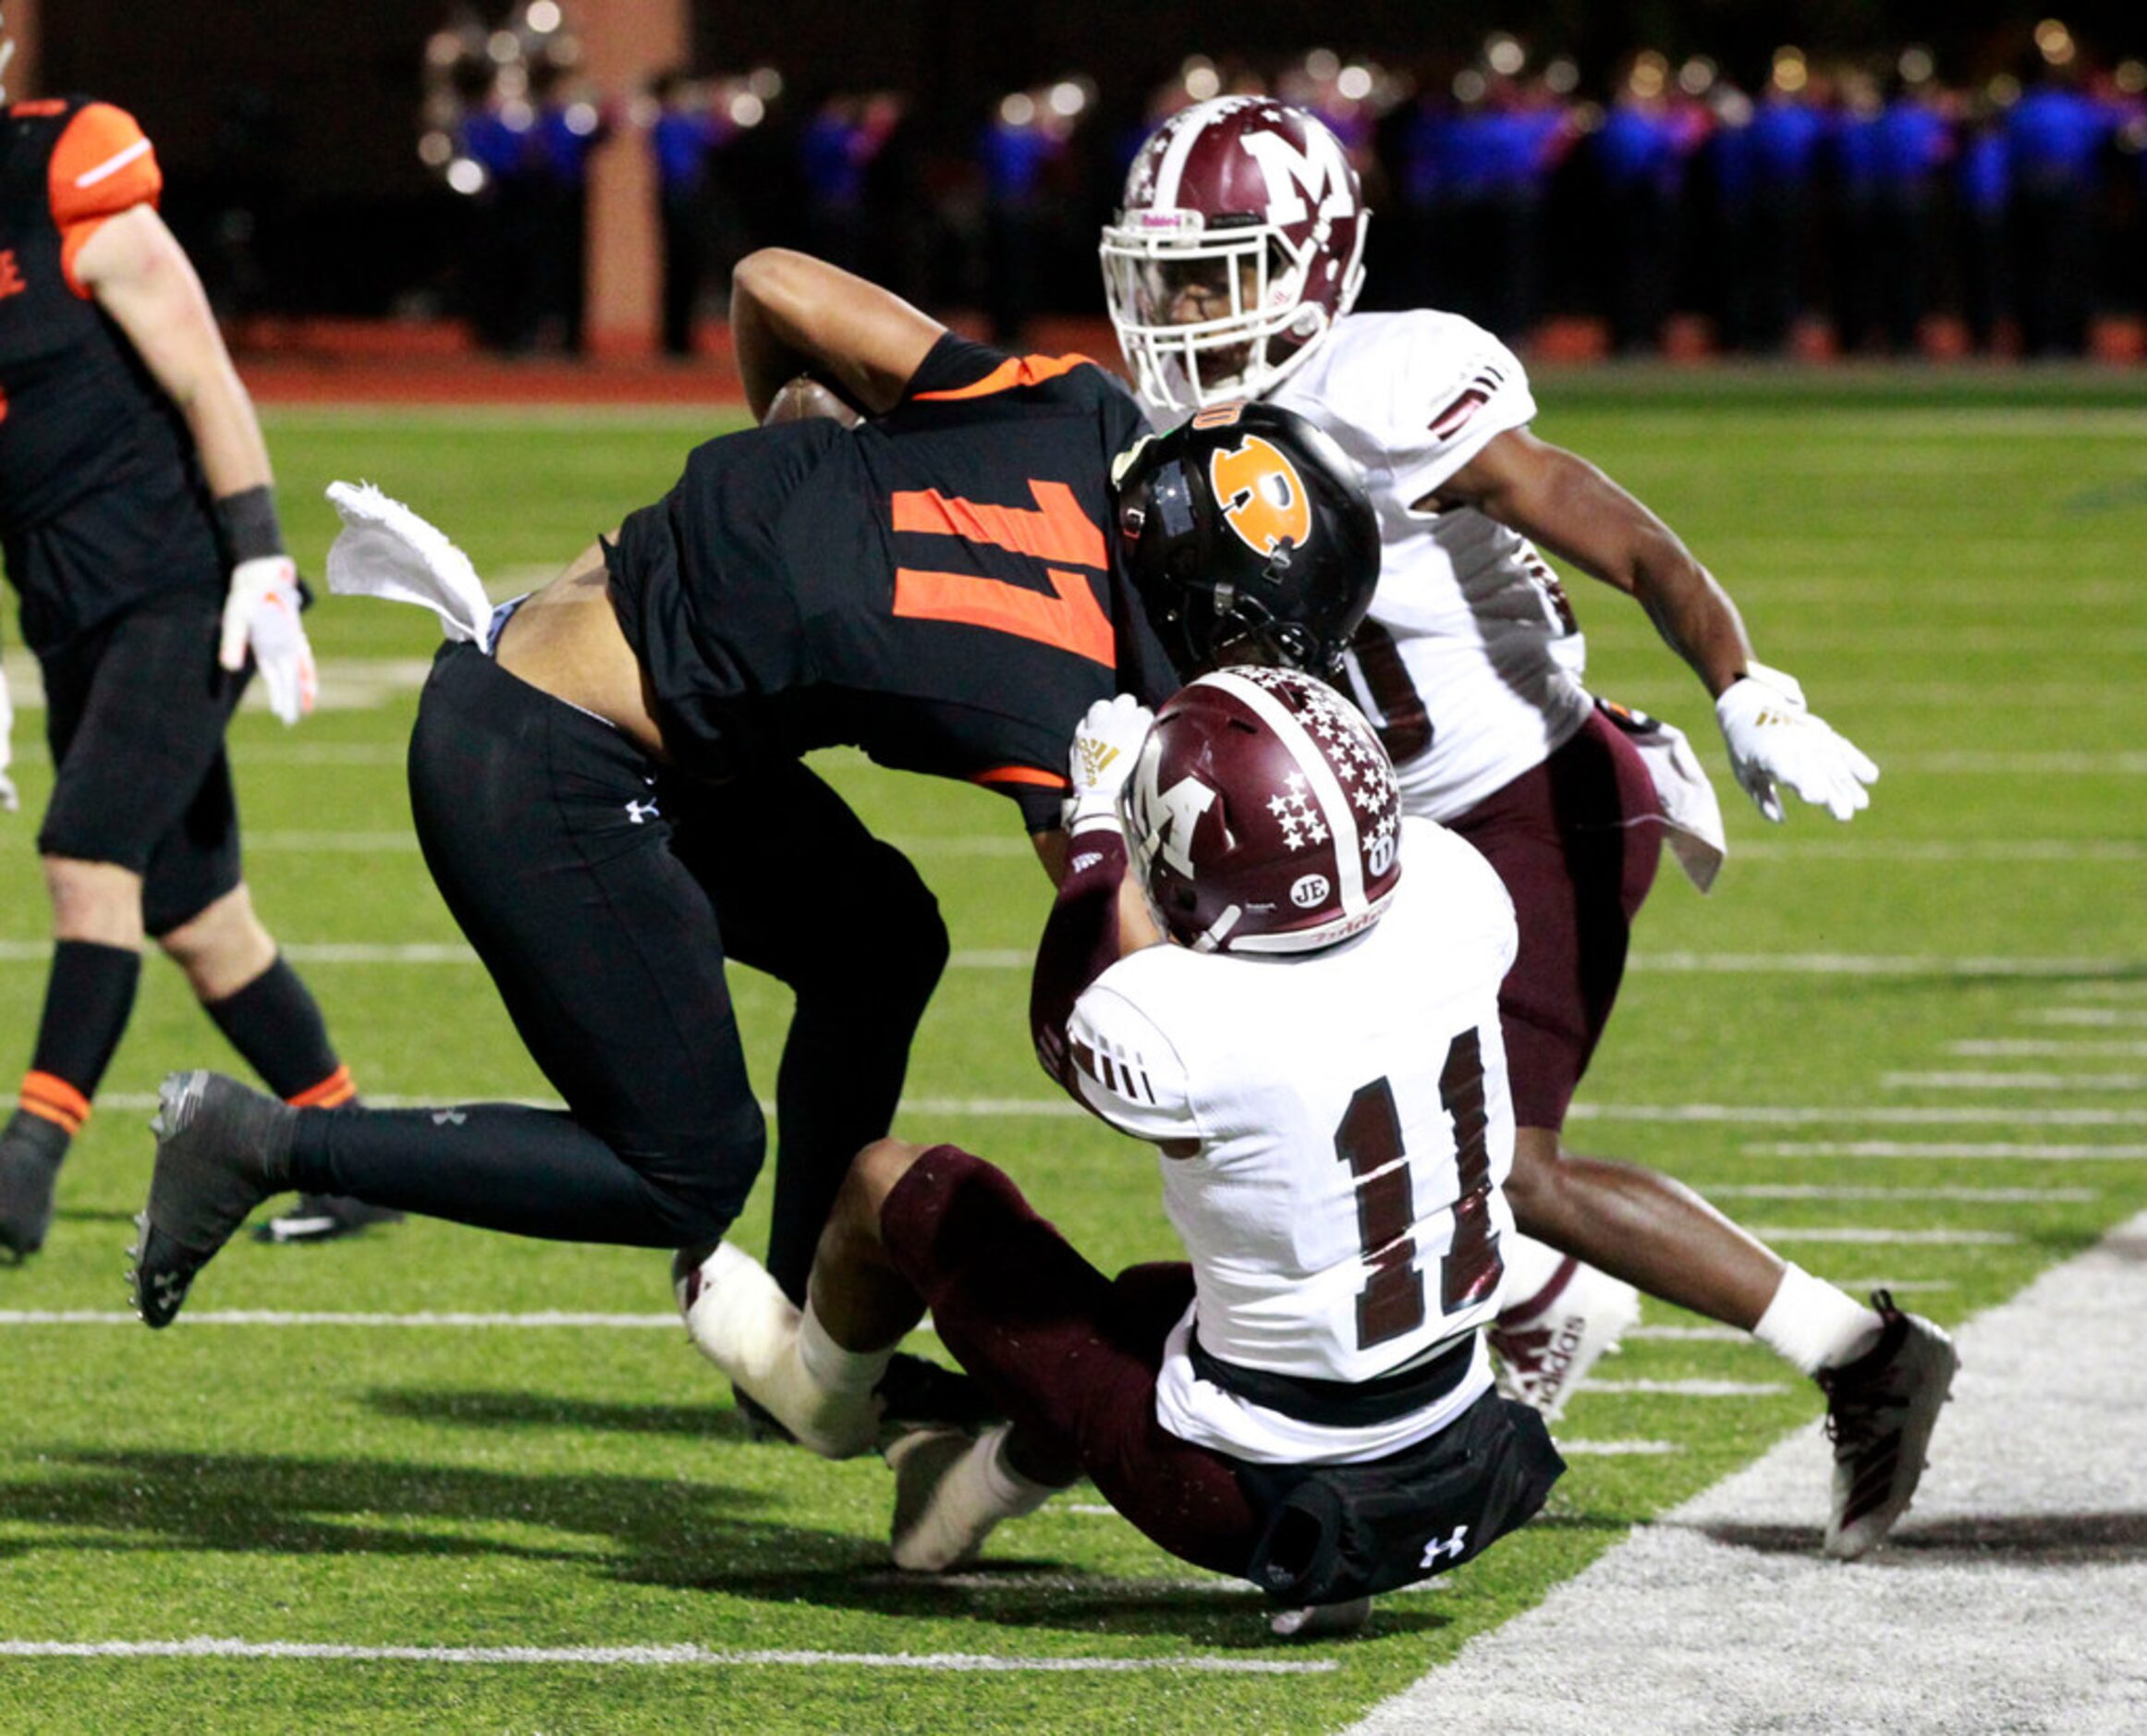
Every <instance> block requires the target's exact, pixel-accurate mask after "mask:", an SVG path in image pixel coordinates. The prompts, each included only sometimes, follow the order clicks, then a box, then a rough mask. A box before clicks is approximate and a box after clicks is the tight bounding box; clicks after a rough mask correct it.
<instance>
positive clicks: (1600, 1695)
mask: <svg viewBox="0 0 2147 1736" xmlns="http://www.w3.org/2000/svg"><path fill="white" fill-rule="evenodd" d="M2143 1315H2147V1215H2143V1216H2140V1217H2136V1218H2134V1219H2133V1220H2132V1221H2131V1222H2130V1223H2129V1224H2127V1225H2125V1226H2124V1227H2123V1228H2122V1229H2118V1230H2117V1231H2116V1232H2115V1233H2114V1234H2113V1235H2112V1236H2111V1237H2110V1238H2109V1239H2108V1240H2106V1241H2104V1243H2103V1244H2102V1245H2101V1246H2100V1247H2098V1248H2096V1249H2094V1250H2092V1252H2090V1253H2086V1254H2083V1255H2081V1256H2080V1258H2078V1259H2076V1260H2073V1261H2070V1262H2068V1264H2066V1265H2062V1266H2058V1267H2056V1269H2054V1270H2052V1271H2049V1272H2046V1273H2044V1274H2043V1277H2042V1278H2038V1279H2037V1280H2036V1281H2035V1282H2034V1283H2033V1284H2031V1286H2029V1288H2028V1289H2027V1290H2024V1291H2022V1292H2021V1293H2020V1294H2019V1296H2017V1297H2016V1298H2014V1300H2013V1301H2011V1302H2007V1303H2006V1304H2005V1305H2003V1306H2002V1307H1999V1308H1996V1309H1994V1310H1992V1311H1991V1312H1990V1313H1988V1314H1983V1315H1981V1316H1980V1317H1978V1318H1977V1319H1975V1320H1972V1321H1970V1323H1969V1324H1968V1326H1966V1327H1965V1328H1964V1329H1963V1330H1962V1331H1961V1332H1960V1333H1959V1334H1958V1339H1959V1345H1960V1352H1961V1372H1960V1375H1959V1376H1958V1379H1957V1381H1956V1383H1955V1386H1954V1394H1955V1401H1954V1403H1953V1404H1952V1405H1951V1406H1950V1407H1948V1409H1947V1410H1946V1412H1945V1413H1944V1415H1943V1416H1942V1417H1941V1419H1940V1421H1939V1424H1938V1431H1937V1434H1936V1435H1935V1436H1934V1440H1933V1455H1934V1463H1933V1466H1932V1469H1931V1471H1930V1473H1928V1474H1927V1475H1926V1477H1925V1479H1924V1483H1923V1487H1922V1489H1921V1493H1920V1495H1919V1497H1918V1499H1917V1503H1916V1507H1915V1510H1914V1511H1913V1512H1911V1513H1910V1514H1909V1516H1908V1518H1907V1519H1905V1520H1904V1521H1903V1522H1902V1524H1901V1528H1900V1531H1899V1534H1898V1535H1897V1540H1896V1541H1895V1542H1894V1543H1893V1544H1892V1545H1891V1546H1890V1547H1886V1548H1884V1549H1882V1550H1880V1551H1879V1552H1878V1553H1876V1554H1875V1555H1873V1557H1871V1558H1870V1559H1868V1560H1866V1561H1862V1562H1858V1563H1855V1564H1853V1565H1848V1566H1844V1565H1841V1564H1839V1563H1836V1562H1830V1561H1827V1560H1824V1559H1822V1558H1821V1557H1820V1555H1819V1553H1818V1540H1819V1525H1820V1522H1821V1520H1822V1518H1823V1517H1824V1500H1825V1489H1826V1484H1827V1475H1828V1473H1827V1463H1826V1449H1825V1443H1824V1439H1823V1438H1822V1437H1821V1436H1820V1434H1819V1432H1818V1430H1817V1429H1816V1428H1815V1427H1809V1428H1804V1429H1799V1431H1798V1432H1797V1433H1796V1434H1795V1435H1794V1436H1791V1437H1790V1438H1789V1439H1787V1440H1786V1441H1784V1442H1783V1443H1782V1444H1781V1445H1780V1446H1779V1447H1777V1448H1775V1449H1774V1450H1773V1451H1772V1452H1770V1453H1768V1454H1767V1455H1766V1456H1765V1457H1764V1458H1763V1459H1762V1460H1760V1461H1759V1462H1758V1463H1757V1464H1754V1465H1752V1466H1751V1467H1750V1468H1749V1469H1748V1470H1746V1471H1743V1472H1741V1473H1738V1474H1737V1475H1736V1476H1733V1477H1731V1478H1730V1479H1728V1480H1727V1481H1726V1482H1725V1483H1722V1484H1719V1485H1716V1486H1715V1487H1714V1488H1713V1489H1710V1490H1708V1491H1707V1492H1706V1493H1704V1494H1702V1495H1701V1496H1699V1497H1698V1498H1695V1499H1694V1500H1691V1501H1690V1502H1688V1503H1686V1504H1685V1505H1684V1506H1683V1507H1680V1508H1678V1509H1677V1510H1675V1511H1673V1512H1671V1513H1669V1514H1667V1515H1665V1517H1664V1518H1663V1519H1662V1520H1661V1521H1658V1522H1655V1523H1653V1524H1650V1525H1647V1526H1643V1527H1642V1528H1641V1529H1640V1530H1639V1531H1636V1532H1635V1533H1634V1534H1632V1536H1631V1537H1629V1539H1628V1540H1627V1541H1626V1542H1624V1543H1623V1544H1620V1545H1619V1546H1618V1547H1616V1548H1615V1549H1613V1550H1612V1551H1611V1552H1610V1553H1609V1554H1607V1555H1606V1556H1604V1557H1603V1558H1602V1559H1600V1560H1598V1561H1597V1562H1596V1563H1595V1564H1594V1565H1593V1566H1592V1567H1591V1568H1589V1569H1588V1570H1587V1571H1585V1572H1583V1573H1581V1574H1580V1575H1579V1576H1578V1577H1577V1578H1575V1579H1572V1580H1569V1581H1568V1582H1567V1583H1564V1584H1562V1585H1560V1586H1558V1587H1557V1588H1556V1589H1555V1591H1553V1592H1552V1593H1551V1595H1550V1596H1549V1597H1548V1598H1546V1599H1545V1600H1544V1602H1543V1604H1542V1605H1541V1606H1539V1607H1538V1608H1535V1609H1533V1610H1531V1611H1530V1612H1529V1613H1528V1614H1526V1615H1524V1616H1521V1617H1519V1618H1518V1619H1516V1620H1512V1621H1509V1622H1507V1623H1506V1624H1505V1625H1504V1626H1503V1627H1501V1628H1499V1629H1498V1630H1496V1631H1495V1632H1491V1633H1487V1634H1484V1635H1482V1636H1480V1637H1479V1638H1477V1639H1476V1640H1473V1641H1471V1642H1470V1644H1469V1645H1468V1646H1466V1647H1465V1648H1464V1649H1463V1651H1462V1653H1461V1655H1460V1657H1458V1658H1457V1659H1456V1660H1455V1661H1454V1662H1453V1663H1451V1664H1448V1665H1446V1666H1444V1667H1442V1668H1440V1669H1434V1670H1433V1671H1431V1672H1430V1673H1429V1674H1428V1675H1426V1676H1424V1677H1423V1678H1422V1679H1421V1681H1418V1682H1417V1683H1416V1684H1415V1685H1414V1686H1412V1687H1410V1688H1409V1689H1408V1690H1407V1691H1405V1692H1404V1693H1401V1694H1399V1695H1397V1697H1396V1698H1394V1699H1392V1700H1390V1701H1388V1702H1387V1703H1386V1704H1385V1705H1382V1706H1380V1707H1378V1708H1376V1709H1375V1710H1374V1711H1373V1712H1372V1715H1371V1716H1370V1717H1369V1718H1365V1719H1364V1720H1363V1721H1362V1722H1361V1723H1360V1724H1359V1725H1357V1726H1356V1727H1355V1730H1354V1731H1353V1732H1352V1736H1402V1733H1403V1732H1412V1733H1413V1732H1417V1731H1421V1730H1432V1729H1470V1730H1526V1731H1528V1732H1530V1733H1531V1736H1598V1733H1599V1732H1602V1731H1605V1730H1615V1731H1626V1730H1646V1731H1649V1732H1651V1736H1653V1733H1654V1732H1663V1733H1664V1736H1683V1733H1685V1732H1692V1733H1693V1736H1698V1733H1700V1732H1706V1733H1707V1736H1717V1733H1724V1736H1740V1733H1743V1732H1761V1731H1769V1732H1774V1731H1785V1730H1812V1731H1826V1732H1829V1733H1830V1736H1832V1733H1834V1732H1859V1733H1861V1736H1882V1733H1884V1732H1894V1731H1900V1730H1946V1731H1948V1732H1951V1733H1954V1736H1998V1733H1999V1732H2007V1733H2008V1736H2009V1733H2010V1732H2014V1731H2020V1730H2045V1731H2056V1730H2063V1731H2070V1732H2078V1733H2079V1736H2089V1733H2090V1732H2102V1731H2106V1730H2141V1729H2147V1648H2142V1646H2141V1644H2140V1612H2141V1609H2143V1608H2147V1357H2141V1356H2140V1355H2138V1354H2137V1353H2136V1347H2137V1344H2138V1340H2139V1322H2140V1320H2141V1317H2142V1316H2143Z"/></svg>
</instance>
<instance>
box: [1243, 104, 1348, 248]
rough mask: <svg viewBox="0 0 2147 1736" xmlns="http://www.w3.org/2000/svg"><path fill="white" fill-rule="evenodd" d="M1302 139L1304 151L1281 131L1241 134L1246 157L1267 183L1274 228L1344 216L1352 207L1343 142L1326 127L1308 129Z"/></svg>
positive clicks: (1269, 212)
mask: <svg viewBox="0 0 2147 1736" xmlns="http://www.w3.org/2000/svg"><path fill="white" fill-rule="evenodd" d="M1304 134H1305V146H1306V148H1305V149H1304V150H1302V151H1299V149H1298V148H1297V146H1296V145H1295V144H1294V143H1292V142H1291V141H1289V140H1288V139H1287V138H1286V137H1284V136H1283V134H1281V133H1280V132H1266V131H1263V132H1254V131H1250V130H1249V131H1247V132H1246V133H1245V134H1244V135H1243V141H1244V146H1245V150H1246V152H1247V153H1249V154H1250V156H1251V158H1252V160H1253V161H1254V162H1256V163H1257V164H1259V165H1260V172H1261V174H1262V175H1263V176H1264V177H1266V179H1267V220H1268V222H1270V223H1283V224H1288V223H1302V222H1304V220H1305V219H1306V217H1308V216H1318V217H1337V216H1346V215H1347V214H1348V213H1349V211H1350V210H1352V209H1353V208H1354V205H1355V200H1354V199H1353V198H1352V196H1351V193H1350V188H1349V162H1348V158H1347V157H1345V156H1344V155H1343V154H1342V145H1341V141H1339V140H1338V139H1336V137H1335V135H1334V134H1333V133H1331V132H1329V131H1328V130H1327V129H1326V128H1324V127H1307V128H1305V129H1304ZM1308 202H1309V209H1308Z"/></svg>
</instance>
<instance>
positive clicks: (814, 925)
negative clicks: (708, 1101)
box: [674, 764, 947, 1302]
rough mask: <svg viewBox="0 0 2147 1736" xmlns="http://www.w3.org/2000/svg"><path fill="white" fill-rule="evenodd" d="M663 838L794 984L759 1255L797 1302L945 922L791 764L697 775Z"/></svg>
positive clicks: (726, 921) (873, 1128)
mask: <svg viewBox="0 0 2147 1736" xmlns="http://www.w3.org/2000/svg"><path fill="white" fill-rule="evenodd" d="M674 848H675V850H677V854H678V856H679V857H680V859H681V860H682V861H684V862H686V864H687V865H688V867H689V869H691V870H692V872H693V873H694V874H695V876H696V877H697V878H698V879H700V880H701V884H702V885H703V886H706V887H708V889H709V893H710V896H711V898H712V899H714V903H715V907H716V909H717V910H718V911H720V912H721V913H722V919H723V938H724V947H725V950H726V952H727V953H728V954H729V956H730V957H732V958H734V959H737V960H739V961H740V962H742V963H746V964H750V965H751V966H753V967H754V968H755V969H756V970H761V971H765V972H768V974H770V975H771V976H774V977H775V978H776V979H777V980H778V981H779V982H782V983H784V984H787V985H788V986H789V988H790V989H791V990H792V992H793V993H794V994H795V995H796V996H797V1003H796V1009H795V1011H794V1012H793V1013H792V1016H791V1021H790V1030H789V1033H788V1035H787V1037H786V1038H785V1040H784V1045H783V1060H782V1066H781V1068H780V1070H778V1072H777V1074H776V1079H775V1124H776V1135H777V1144H776V1152H775V1200H774V1207H773V1216H772V1221H771V1223H770V1226H769V1231H768V1261H767V1265H768V1271H769V1272H770V1274H771V1275H773V1277H774V1278H775V1281H776V1282H777V1283H778V1284H780V1285H781V1286H782V1288H783V1290H784V1293H785V1294H787V1296H789V1297H790V1299H791V1300H792V1301H793V1302H802V1301H803V1300H804V1296H805V1283H806V1275H807V1273H808V1272H809V1271H810V1270H811V1266H812V1262H813V1254H814V1250H815V1249H816V1247H817V1246H818V1244H819V1241H820V1234H821V1230H822V1229H823V1226H824V1225H825V1224H826V1222H827V1217H828V1212H829V1209H830V1208H831V1207H832V1205H833V1204H834V1203H835V1198H836V1192H837V1190H838V1189H840V1188H841V1187H842V1185H843V1179H844V1177H845V1175H846V1174H847V1173H848V1169H849V1168H850V1160H851V1159H852V1158H853V1157H854V1156H855V1155H856V1154H857V1153H858V1152H859V1151H860V1150H861V1149H863V1147H865V1146H866V1145H868V1144H870V1143H872V1141H873V1140H876V1139H880V1138H882V1137H884V1135H885V1133H886V1131H887V1130H888V1129H889V1128H890V1127H891V1126H892V1125H893V1124H894V1119H895V1109H896V1106H897V1103H898V1102H899V1100H900V1098H901V1095H902V1081H903V1077H904V1075H905V1073H906V1072H907V1071H908V1069H909V1045H910V1041H911V1039H912V1038H913V1037H914V1036H915V1034H916V1031H917V1026H918V1022H919V1021H921V1019H922V1018H923V1016H924V1009H925V1006H926V1004H927V1003H928V1002H929V1001H930V1000H931V998H932V993H933V989H934V987H936V986H937V984H938V982H939V977H940V972H941V971H942V970H943V969H944V968H945V964H946V958H947V936H946V924H945V923H944V922H943V921H941V919H940V914H939V904H938V900H937V899H934V898H933V895H932V892H931V890H930V888H928V887H927V886H925V884H924V882H923V881H922V880H921V879H920V878H919V876H918V874H917V871H916V870H915V869H914V868H913V867H911V866H910V864H909V861H908V859H907V858H905V857H904V856H903V855H902V853H901V852H900V851H899V850H896V849H895V848H894V847H893V846H892V845H890V844H887V843H884V842H883V841H882V840H880V839H879V838H876V837H873V836H872V834H871V833H870V832H869V831H867V830H866V829H865V826H864V825H863V823H862V822H860V820H859V819H858V817H857V816H856V814H854V813H851V812H850V809H849V807H848V804H847V803H846V802H844V801H843V800H842V798H841V797H840V796H838V795H836V792H835V791H834V790H833V789H830V788H828V786H827V785H826V784H825V783H824V782H823V781H822V780H821V779H820V778H819V777H818V776H815V775H814V774H813V773H812V772H811V771H808V770H807V769H806V768H805V767H804V766H802V765H799V764H786V765H784V766H781V767H778V768H775V769H774V770H771V771H769V772H767V773H764V774H761V775H757V776H751V777H746V778H740V779H738V781H737V782H735V783H731V784H726V785H724V786H722V787H720V788H718V789H708V790H703V791H702V792H701V794H700V795H699V796H698V798H697V799H696V800H694V801H692V803H691V804H690V807H689V808H688V809H682V810H681V812H680V814H679V816H678V823H677V837H676V842H675V846H674Z"/></svg>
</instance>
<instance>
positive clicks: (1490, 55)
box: [1483, 31, 1529, 79]
mask: <svg viewBox="0 0 2147 1736" xmlns="http://www.w3.org/2000/svg"><path fill="white" fill-rule="evenodd" d="M1528 58H1529V57H1528V51H1527V50H1526V49H1524V48H1523V47H1522V46H1521V45H1520V43H1519V41H1517V40H1516V39H1515V38H1513V37H1511V36H1508V35H1507V34H1506V32H1505V31H1500V32H1499V33H1498V34H1497V35H1495V36H1493V37H1491V38H1489V39H1488V40H1487V41H1486V42H1485V43H1484V44H1483V60H1484V64H1485V65H1486V66H1488V67H1490V68H1491V69H1492V71H1494V72H1495V73H1498V74H1500V75H1501V76H1503V77H1505V78H1508V79H1510V78H1512V77H1513V76H1514V75H1515V74H1516V73H1518V72H1519V70H1520V69H1521V68H1522V67H1525V66H1527V65H1528Z"/></svg>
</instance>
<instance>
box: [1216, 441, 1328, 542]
mask: <svg viewBox="0 0 2147 1736" xmlns="http://www.w3.org/2000/svg"><path fill="white" fill-rule="evenodd" d="M1208 481H1209V483H1211V484H1212V485H1213V486H1214V491H1215V498H1216V500H1217V501H1219V502H1220V503H1221V504H1222V507H1223V517H1224V519H1225V520H1226V521H1227V522H1228V524H1229V526H1230V529H1231V530H1233V531H1235V532H1237V533H1238V540H1239V541H1240V542H1242V543H1243V544H1245V545H1246V546H1247V547H1248V548H1250V550H1251V551H1252V552H1253V553H1254V554H1256V555H1272V554H1274V553H1275V551H1276V550H1277V549H1279V548H1281V547H1282V545H1283V544H1285V543H1286V542H1287V544H1290V546H1292V547H1293V548H1302V547H1303V546H1304V541H1305V538H1306V537H1307V536H1309V535H1311V529H1312V503H1311V496H1310V495H1307V494H1306V492H1305V485H1304V483H1303V481H1302V480H1301V479H1300V478H1299V475H1298V473H1297V466H1296V465H1294V464H1292V463H1291V462H1290V461H1289V460H1288V459H1287V458H1285V457H1284V456H1283V455H1282V451H1281V449H1280V448H1279V447H1277V446H1275V445H1273V444H1272V443H1271V442H1269V441H1266V440H1263V439H1262V438H1261V437H1260V436H1259V435H1258V434H1247V435H1246V436H1245V438H1244V439H1242V440H1240V441H1239V442H1238V444H1237V445H1236V446H1233V447H1231V448H1230V449H1229V450H1227V451H1223V450H1217V451H1216V452H1214V454H1212V455H1211V456H1210V457H1209V459H1208Z"/></svg>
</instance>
